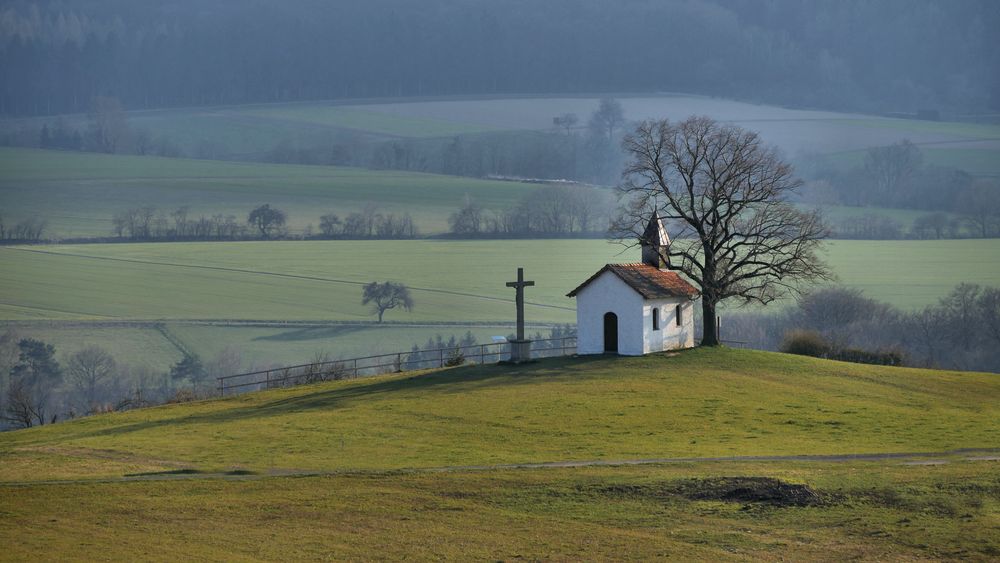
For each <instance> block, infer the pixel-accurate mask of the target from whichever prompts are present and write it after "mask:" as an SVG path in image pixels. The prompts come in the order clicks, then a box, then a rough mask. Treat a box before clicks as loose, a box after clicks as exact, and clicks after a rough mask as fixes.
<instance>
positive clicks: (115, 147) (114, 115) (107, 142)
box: [90, 96, 129, 153]
mask: <svg viewBox="0 0 1000 563" xmlns="http://www.w3.org/2000/svg"><path fill="white" fill-rule="evenodd" d="M128 136H129V129H128V122H127V121H126V118H125V109H124V108H123V107H122V104H121V102H120V101H118V98H107V97H103V96H98V97H96V98H94V102H93V104H92V107H91V111H90V137H91V142H92V143H93V148H94V149H96V150H97V151H98V152H106V153H115V152H120V151H121V149H122V145H124V144H125V142H126V141H127V140H128Z"/></svg>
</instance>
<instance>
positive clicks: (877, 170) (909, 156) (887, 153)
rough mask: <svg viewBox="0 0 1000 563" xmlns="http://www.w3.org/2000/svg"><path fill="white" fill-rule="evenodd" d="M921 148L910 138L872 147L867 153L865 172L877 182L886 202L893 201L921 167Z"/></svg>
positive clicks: (879, 191) (877, 188)
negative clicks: (884, 145)
mask: <svg viewBox="0 0 1000 563" xmlns="http://www.w3.org/2000/svg"><path fill="white" fill-rule="evenodd" d="M921 161H922V157H921V154H920V149H918V148H917V146H916V145H914V144H913V143H911V142H910V141H909V140H906V139H904V140H902V141H900V142H898V143H894V144H891V145H889V146H886V147H872V148H870V149H868V153H867V154H866V155H865V172H866V173H867V174H868V175H869V177H870V178H871V179H872V181H874V182H875V189H876V192H877V193H879V194H880V195H881V196H883V197H884V202H885V203H890V202H893V201H894V199H895V197H896V194H897V193H898V192H899V189H900V188H901V187H902V186H903V185H904V184H905V183H906V182H908V181H909V180H910V179H911V178H912V177H913V175H914V174H915V173H916V171H917V169H918V168H919V167H920V163H921Z"/></svg>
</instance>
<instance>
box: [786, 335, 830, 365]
mask: <svg viewBox="0 0 1000 563" xmlns="http://www.w3.org/2000/svg"><path fill="white" fill-rule="evenodd" d="M780 350H781V351H782V352H784V353H786V354H798V355H800V356H813V357H816V358H825V357H826V356H827V354H829V353H830V344H828V343H827V341H826V339H824V338H823V335H821V334H820V333H818V332H816V331H812V330H790V331H788V332H786V333H785V339H784V340H783V341H782V342H781V348H780Z"/></svg>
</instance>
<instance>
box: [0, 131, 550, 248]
mask: <svg viewBox="0 0 1000 563" xmlns="http://www.w3.org/2000/svg"><path fill="white" fill-rule="evenodd" d="M536 188H537V186H535V185H530V184H521V183H517V182H499V181H488V180H477V179H473V178H462V177H457V176H441V175H434V174H420V173H414V172H394V171H373V170H362V169H357V168H346V167H334V166H305V165H285V164H260V163H244V162H222V161H212V160H193V159H175V158H159V157H149V156H121V155H102V154H93V153H78V152H61V151H44V150H37V149H18V148H7V147H0V201H2V202H3V205H2V208H0V211H2V213H3V217H4V218H5V219H6V220H8V221H11V220H17V219H20V218H25V217H38V218H41V219H44V220H45V221H46V222H47V224H48V228H47V231H46V236H48V237H56V238H59V237H81V236H90V237H95V236H96V237H100V236H111V234H112V232H111V227H112V224H111V217H112V215H113V214H114V213H115V212H117V211H123V210H125V209H129V208H133V207H143V206H153V207H156V208H158V209H160V210H161V211H163V212H166V213H169V212H171V211H173V210H174V209H177V208H178V207H181V206H185V205H187V206H190V208H191V215H192V216H193V217H198V216H200V215H212V214H216V213H222V214H232V215H235V216H236V217H237V219H238V220H240V221H243V220H244V219H245V217H246V215H247V214H248V213H249V212H250V210H251V209H253V208H254V207H256V206H258V205H261V204H263V203H270V204H272V205H273V206H275V207H278V208H280V209H283V210H285V211H286V212H287V213H288V215H289V227H290V228H291V229H292V231H293V232H301V231H302V229H304V228H305V227H306V226H307V225H310V224H311V225H313V226H314V227H318V225H319V218H320V216H321V215H324V214H326V213H335V214H337V215H339V216H341V217H343V216H344V215H346V214H347V213H349V212H352V211H358V210H360V209H361V208H363V207H364V206H365V205H367V204H369V203H371V204H375V205H377V206H378V208H379V211H380V212H382V213H409V214H410V215H412V216H413V218H414V221H415V222H416V223H417V226H418V228H419V229H420V230H421V232H422V233H425V234H428V233H441V232H445V231H447V230H448V216H449V215H450V214H451V213H453V212H454V211H455V209H457V208H458V206H459V205H461V202H462V199H463V198H464V197H465V196H466V195H469V196H470V197H472V198H474V199H475V200H476V201H478V202H479V203H481V204H482V205H484V206H486V207H490V208H496V209H505V208H507V207H510V206H512V205H514V204H515V203H516V202H517V201H518V200H519V199H520V198H521V197H523V196H524V195H525V194H527V193H528V192H530V191H531V190H534V189H536Z"/></svg>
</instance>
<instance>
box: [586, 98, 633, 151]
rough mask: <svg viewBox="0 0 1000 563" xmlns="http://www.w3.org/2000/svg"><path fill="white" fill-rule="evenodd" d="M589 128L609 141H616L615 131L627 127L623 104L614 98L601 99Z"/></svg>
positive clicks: (591, 117) (591, 118)
mask: <svg viewBox="0 0 1000 563" xmlns="http://www.w3.org/2000/svg"><path fill="white" fill-rule="evenodd" d="M588 126H589V127H590V129H591V131H594V132H595V133H599V134H600V135H601V136H602V137H604V138H605V139H607V140H608V141H614V139H615V131H617V130H618V129H621V128H622V127H624V126H625V110H624V109H622V104H621V102H619V101H618V100H616V99H614V98H601V101H600V102H599V103H598V105H597V110H595V111H594V113H592V114H591V115H590V122H589V123H588Z"/></svg>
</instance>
